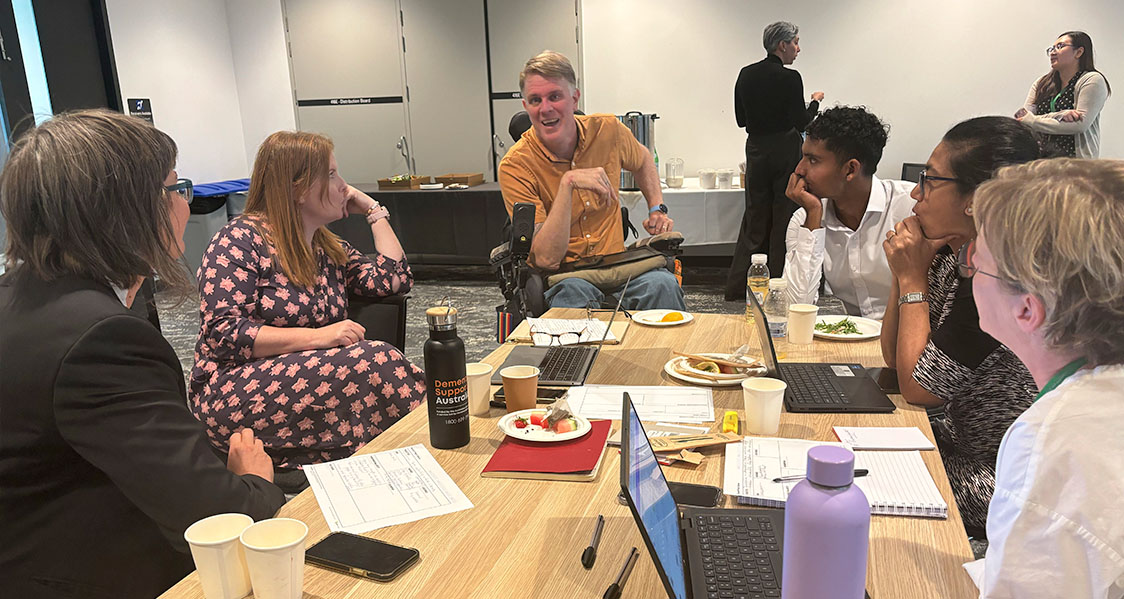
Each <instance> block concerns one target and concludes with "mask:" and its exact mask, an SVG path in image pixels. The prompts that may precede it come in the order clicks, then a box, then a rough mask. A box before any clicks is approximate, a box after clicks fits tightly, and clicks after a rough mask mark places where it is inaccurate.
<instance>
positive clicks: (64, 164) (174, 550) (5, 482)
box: [0, 110, 284, 599]
mask: <svg viewBox="0 0 1124 599" xmlns="http://www.w3.org/2000/svg"><path fill="white" fill-rule="evenodd" d="M175 157H176V147H175V143H174V142H173V141H172V140H171V138H169V137H168V136H167V135H165V134H164V133H162V132H160V131H158V130H156V129H155V128H153V127H152V126H150V125H149V124H147V123H145V122H143V121H141V120H139V119H135V118H133V117H128V116H124V115H121V114H117V113H112V112H108V111H102V110H96V111H80V112H73V113H68V114H63V115H59V116H56V117H54V118H52V119H50V120H48V121H46V122H45V123H43V124H41V125H39V126H37V127H35V128H34V129H32V130H31V131H29V132H28V133H27V134H25V135H24V136H23V137H22V138H21V139H19V140H18V141H17V142H16V143H15V146H14V148H13V150H12V153H11V155H10V157H9V158H8V162H7V164H6V165H5V167H4V171H3V173H2V174H0V208H2V210H3V214H4V218H5V219H6V220H7V231H8V248H7V265H8V272H7V274H5V275H4V276H3V277H2V278H0V589H3V594H4V595H5V596H8V597H95V598H100V597H106V598H108V597H113V598H115V599H119V598H130V597H138V598H140V597H144V598H149V597H154V596H156V595H158V594H160V593H161V592H163V591H164V590H165V589H167V588H168V587H169V586H171V585H172V584H174V583H175V582H176V581H177V580H179V579H180V578H182V577H183V576H184V575H186V574H187V573H188V572H190V571H191V570H192V561H191V557H190V555H189V553H188V549H187V545H186V543H185V542H184V539H183V532H184V530H185V529H186V528H187V527H188V526H189V525H190V524H191V523H193V522H195V521H196V520H199V519H200V518H204V517H206V516H210V515H213V514H218V513H223V512H242V513H246V514H249V515H250V516H252V517H253V518H255V519H261V518H267V517H270V516H272V515H273V514H274V513H275V512H276V511H277V509H278V508H279V507H280V506H281V505H282V504H283V503H284V496H283V494H282V493H281V491H280V490H279V489H278V488H277V487H276V486H274V485H273V484H272V479H273V466H272V463H271V462H270V459H269V457H268V456H267V455H266V454H265V452H264V450H263V449H262V446H261V442H260V441H257V440H255V439H254V436H253V433H252V431H250V430H243V431H236V432H235V434H234V435H233V437H232V438H231V452H230V454H229V458H228V461H227V464H226V465H225V466H224V465H223V463H222V460H221V459H220V458H219V457H218V456H217V455H216V454H215V453H213V452H212V450H211V449H210V444H209V442H208V441H207V438H206V436H205V435H204V432H203V428H202V426H201V425H200V424H199V422H197V421H196V420H195V418H193V417H192V416H191V414H190V412H188V410H187V405H186V403H185V390H184V377H183V372H182V371H181V369H180V365H179V361H178V359H177V358H176V355H175V353H174V352H173V351H172V348H171V346H169V345H168V342H167V341H165V340H164V338H163V336H162V335H161V334H160V331H159V330H157V329H156V328H155V327H154V326H153V325H152V324H150V323H149V322H148V321H146V320H144V319H142V318H139V317H137V316H135V315H134V314H133V313H132V312H130V311H129V309H128V306H129V305H130V304H131V303H132V300H133V297H134V296H135V295H136V292H137V289H138V287H139V286H140V283H141V281H142V280H143V279H144V278H145V277H146V276H148V275H149V274H151V273H152V272H153V271H154V270H155V271H156V272H157V273H159V274H160V276H161V279H162V280H163V281H164V282H166V283H169V284H170V285H172V286H173V287H174V288H180V289H185V288H186V287H187V277H186V274H185V273H184V272H183V270H182V268H181V267H179V266H178V265H177V264H176V258H178V256H179V255H180V254H181V253H182V251H183V231H184V227H185V226H186V222H187V218H188V213H189V210H188V202H190V199H191V183H190V181H186V180H182V179H177V176H176V173H175V171H174V170H173V167H174V166H175Z"/></svg>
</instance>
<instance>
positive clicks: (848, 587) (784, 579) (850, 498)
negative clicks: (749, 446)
mask: <svg viewBox="0 0 1124 599" xmlns="http://www.w3.org/2000/svg"><path fill="white" fill-rule="evenodd" d="M854 468H855V454H853V453H851V452H850V450H847V449H844V448H842V447H835V446H831V445H820V446H818V447H813V448H811V449H809V450H808V470H807V472H808V474H807V478H806V479H804V480H802V481H800V482H799V483H797V484H796V486H795V487H793V489H792V492H790V493H789V494H788V499H787V500H786V501H785V509H784V559H783V564H784V566H783V572H782V574H781V597H782V599H823V598H824V597H832V598H833V599H863V597H864V595H865V594H866V558H867V549H868V547H869V544H870V503H869V502H868V501H867V499H866V495H865V494H863V492H862V489H860V488H859V487H858V486H857V485H854V484H852V483H853V482H854Z"/></svg>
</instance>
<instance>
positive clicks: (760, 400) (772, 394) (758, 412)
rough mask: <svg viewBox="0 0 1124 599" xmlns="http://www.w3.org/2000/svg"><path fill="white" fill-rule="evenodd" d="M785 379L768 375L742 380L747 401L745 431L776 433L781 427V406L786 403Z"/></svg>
mask: <svg viewBox="0 0 1124 599" xmlns="http://www.w3.org/2000/svg"><path fill="white" fill-rule="evenodd" d="M787 388H788V385H786V384H785V382H784V381H779V380H777V379H770V378H766V377H749V378H748V379H745V380H744V381H742V401H743V402H744V403H745V431H746V432H747V433H749V434H753V435H775V434H777V431H778V430H780V428H781V407H782V406H783V405H784V390H785V389H787Z"/></svg>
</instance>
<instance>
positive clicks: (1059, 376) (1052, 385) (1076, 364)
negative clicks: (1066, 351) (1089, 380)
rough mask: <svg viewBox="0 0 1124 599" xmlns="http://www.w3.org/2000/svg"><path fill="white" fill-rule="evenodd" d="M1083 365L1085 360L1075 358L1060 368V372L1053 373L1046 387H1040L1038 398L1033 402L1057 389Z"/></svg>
mask: <svg viewBox="0 0 1124 599" xmlns="http://www.w3.org/2000/svg"><path fill="white" fill-rule="evenodd" d="M1084 365H1085V358H1077V359H1076V360H1074V361H1072V362H1070V363H1069V364H1066V365H1065V366H1062V369H1061V370H1059V371H1057V372H1055V373H1054V376H1052V377H1050V380H1049V381H1046V386H1045V387H1042V390H1041V391H1039V392H1038V396H1037V397H1035V398H1034V401H1038V400H1039V399H1042V396H1043V395H1046V394H1047V393H1049V392H1051V391H1053V390H1054V389H1057V388H1058V385H1060V384H1062V382H1063V381H1065V380H1066V379H1068V378H1069V377H1071V376H1073V373H1075V372H1077V371H1078V370H1081V367H1082V366H1084Z"/></svg>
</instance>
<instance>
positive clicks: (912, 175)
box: [902, 162, 925, 183]
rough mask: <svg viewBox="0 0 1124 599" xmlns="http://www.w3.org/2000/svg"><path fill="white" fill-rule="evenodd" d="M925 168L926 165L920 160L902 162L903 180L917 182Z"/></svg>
mask: <svg viewBox="0 0 1124 599" xmlns="http://www.w3.org/2000/svg"><path fill="white" fill-rule="evenodd" d="M923 170H925V165H924V164H922V163H920V162H903V163H902V181H909V182H910V183H917V177H918V176H919V175H920V174H921V171H923Z"/></svg>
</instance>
